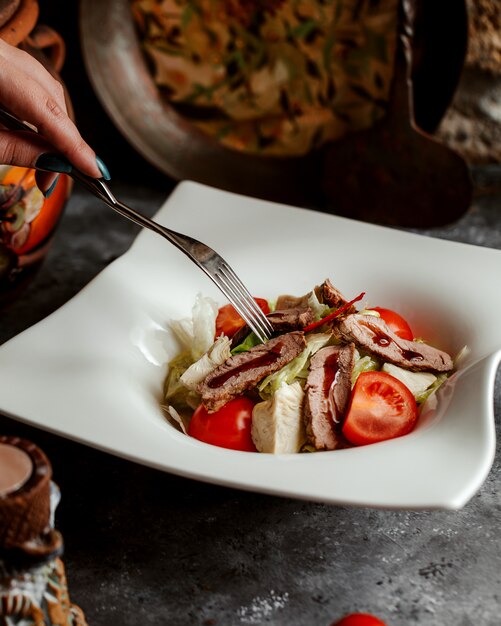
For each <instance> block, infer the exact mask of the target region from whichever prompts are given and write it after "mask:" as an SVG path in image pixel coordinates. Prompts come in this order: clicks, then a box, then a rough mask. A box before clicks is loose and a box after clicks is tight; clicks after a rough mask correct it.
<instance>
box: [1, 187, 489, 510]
mask: <svg viewBox="0 0 501 626" xmlns="http://www.w3.org/2000/svg"><path fill="white" fill-rule="evenodd" d="M156 219H157V221H159V222H160V223H162V224H165V225H166V226H168V227H170V228H172V229H174V230H178V231H180V232H183V233H186V234H190V235H191V236H193V237H195V238H197V239H200V240H201V241H203V242H204V243H207V244H208V245H210V246H211V247H213V248H214V249H216V250H217V251H218V252H220V253H221V254H222V256H224V257H225V258H226V260H227V261H228V262H229V263H230V264H231V265H232V266H233V268H234V269H235V270H236V272H237V273H238V274H239V275H240V277H241V278H242V280H243V281H244V282H245V283H246V284H247V286H248V287H249V289H250V291H252V292H253V293H254V294H255V295H256V296H261V297H265V298H269V299H273V298H275V297H276V296H277V295H279V294H280V293H292V294H297V295H302V294H304V293H306V292H307V291H308V290H310V289H311V288H312V286H314V285H316V284H319V283H320V282H321V281H322V280H324V279H325V278H327V277H329V278H330V279H331V280H332V282H333V283H334V285H336V286H337V287H338V288H339V289H340V290H341V291H342V292H343V293H344V294H345V295H346V296H347V297H353V296H355V295H357V294H358V293H360V292H361V291H365V292H366V300H365V301H366V302H367V303H369V304H370V305H372V306H383V307H388V308H393V309H396V310H398V311H399V312H400V313H401V314H402V315H403V316H404V317H406V318H407V320H408V321H409V323H410V324H411V327H413V330H414V332H415V334H416V336H423V337H426V338H427V339H428V340H429V341H430V342H431V343H432V344H433V345H436V346H437V347H439V348H442V349H445V350H447V351H448V352H449V353H451V354H452V355H454V354H456V353H457V352H458V351H459V350H460V349H461V348H462V347H463V346H464V345H467V346H468V347H469V348H470V354H469V356H468V358H467V359H466V360H465V361H464V364H463V366H462V369H461V371H460V372H459V373H458V374H456V375H454V376H453V377H452V379H451V381H450V382H448V383H447V384H446V385H444V387H443V388H442V389H441V390H440V391H439V393H438V394H437V396H436V401H435V403H434V405H433V404H432V403H430V404H429V405H428V406H427V407H425V410H424V412H423V414H422V417H421V419H420V422H419V424H418V426H417V428H416V429H415V430H414V432H412V433H411V434H410V435H407V436H406V437H402V438H399V439H394V440H392V441H386V442H383V443H379V444H375V445H371V446H365V447H360V448H352V449H347V450H340V451H334V452H321V453H317V454H297V455H284V456H272V455H267V454H252V453H245V452H237V451H231V450H226V449H223V448H218V447H214V446H210V445H206V444H203V443H201V442H199V441H197V440H194V439H191V438H189V437H187V436H185V435H183V434H182V433H180V432H178V431H177V430H176V429H175V428H174V427H173V426H172V425H171V424H170V423H169V422H168V421H167V420H166V419H165V416H164V413H163V410H162V408H161V402H162V385H163V381H164V378H165V374H166V363H167V361H168V359H169V358H171V357H172V356H174V355H175V354H176V352H177V351H178V350H179V346H178V345H177V343H176V341H175V338H174V337H173V335H172V333H171V332H170V331H169V327H168V322H169V320H170V319H179V318H182V317H186V316H188V315H190V311H191V307H192V305H193V302H194V299H195V296H196V294H197V293H200V292H201V293H204V294H205V295H209V296H211V297H213V298H215V299H217V300H218V301H220V302H221V303H223V302H224V300H223V298H222V297H221V296H220V294H219V292H218V291H217V290H216V288H215V287H214V286H213V284H212V282H211V281H210V280H209V279H208V278H207V277H206V276H205V274H203V273H202V272H201V271H200V270H199V269H198V268H197V267H196V266H195V265H194V264H192V263H191V262H190V261H189V260H188V259H187V257H185V256H184V255H183V254H182V253H181V252H180V251H179V250H177V249H176V248H175V247H173V246H171V245H170V244H169V243H167V242H166V241H165V240H164V239H162V238H161V237H159V236H157V235H154V234H152V233H151V232H146V231H145V232H141V234H140V235H139V236H138V237H137V239H136V241H135V242H134V244H133V245H132V247H131V248H130V250H129V251H128V252H127V253H126V254H125V255H123V256H122V257H121V258H120V259H118V260H117V261H115V262H114V263H112V264H111V265H110V266H109V267H107V268H106V269H105V270H104V271H103V272H102V273H101V274H100V275H99V276H98V277H97V278H95V279H94V280H93V281H92V282H91V283H90V284H89V285H88V286H87V287H86V288H85V289H83V290H82V291H81V292H80V293H79V294H78V295H77V296H76V297H75V298H73V299H72V300H71V301H69V302H68V303H67V304H65V305H64V306H63V307H61V308H60V309H59V310H58V311H56V312H55V313H53V314H52V315H50V316H49V317H48V318H46V319H45V320H43V321H42V322H40V323H38V324H37V325H35V326H33V327H32V328H30V329H28V330H26V331H24V332H23V333H21V334H20V335H18V336H17V337H14V338H13V339H11V340H10V341H9V342H7V343H6V344H4V345H3V346H2V347H1V348H0V372H1V376H0V411H2V412H3V413H4V414H6V415H8V416H10V417H13V418H15V419H18V420H21V421H23V422H27V423H29V424H32V425H35V426H38V427H40V428H43V429H47V430H50V431H52V432H55V433H59V434H61V435H64V436H66V437H69V438H71V439H74V440H76V441H80V442H83V443H86V444H88V445H91V446H94V447H96V448H99V449H101V450H105V451H108V452H110V453H112V454H116V455H118V456H121V457H124V458H126V459H130V460H132V461H136V462H139V463H143V464H145V465H149V466H152V467H155V468H158V469H160V470H164V471H167V472H173V473H176V474H179V475H181V476H186V477H190V478H194V479H198V480H203V481H207V482H212V483H217V484H222V485H227V486H231V487H237V488H242V489H248V490H253V491H259V492H266V493H272V494H278V495H282V496H290V497H295V498H303V499H307V500H314V501H319V502H327V503H337V504H345V505H359V506H372V507H391V508H414V509H417V508H451V509H453V508H459V507H461V506H463V505H464V504H465V503H466V502H467V501H468V499H469V498H471V497H472V495H473V494H474V493H475V491H476V490H477V489H478V488H479V487H480V485H481V484H482V482H483V481H484V479H485V477H486V475H487V473H488V471H489V468H490V466H491V464H492V461H493V457H494V445H495V435H494V416H493V406H492V404H493V399H492V396H493V387H494V378H495V373H496V369H497V366H498V363H499V360H500V357H501V353H500V351H499V349H500V347H501V324H500V323H499V312H500V311H501V295H500V291H499V290H497V289H495V288H493V286H495V285H497V284H498V282H499V277H500V276H501V252H499V251H497V250H492V249H485V248H479V247H475V246H470V245H465V244H459V243H451V242H447V241H442V240H439V239H433V238H429V237H424V236H420V235H414V234H410V233H404V232H401V231H397V230H393V229H388V228H382V227H378V226H373V225H369V224H365V223H361V222H356V221H352V220H347V219H343V218H337V217H334V216H330V215H325V214H319V213H316V212H313V211H308V210H304V209H298V208H293V207H287V206H283V205H279V204H274V203H270V202H264V201H261V200H256V199H252V198H247V197H242V196H238V195H235V194H231V193H227V192H223V191H219V190H216V189H213V188H209V187H205V186H203V185H199V184H195V183H191V182H184V183H181V184H180V185H179V186H178V187H177V189H176V190H175V191H174V193H173V194H172V195H171V196H170V197H169V199H168V200H167V202H166V203H165V205H164V206H163V207H162V209H161V210H160V211H159V212H158V213H157V215H156Z"/></svg>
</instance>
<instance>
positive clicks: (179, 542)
mask: <svg viewBox="0 0 501 626" xmlns="http://www.w3.org/2000/svg"><path fill="white" fill-rule="evenodd" d="M166 185H167V183H166ZM170 188H171V186H170V187H169V186H168V185H167V186H166V187H165V190H162V189H157V190H154V191H152V190H151V188H150V189H148V188H141V187H136V186H133V185H129V184H127V185H126V184H116V185H114V190H115V192H116V193H117V194H118V195H120V196H121V197H122V198H123V199H124V200H125V201H127V202H129V203H131V204H132V205H133V206H136V207H142V210H143V211H144V212H145V213H146V214H149V215H152V214H153V213H154V212H155V211H156V209H157V208H158V207H159V206H160V204H161V203H162V201H163V199H164V197H165V196H166V195H167V192H168V191H169V190H170ZM136 232H137V229H136V227H135V226H133V225H131V224H129V223H128V222H126V221H125V220H123V219H122V218H120V217H119V216H117V215H116V214H114V213H113V212H112V211H110V210H108V209H107V208H105V207H104V206H101V205H100V204H99V203H98V202H97V201H96V200H94V199H93V198H91V197H90V196H88V195H87V194H86V193H84V192H81V191H79V190H75V192H74V193H73V196H72V197H71V200H70V201H69V203H68V205H67V210H66V212H65V215H64V218H63V220H62V223H61V225H60V228H59V231H58V234H57V237H56V241H55V244H54V246H53V247H52V249H51V252H50V255H49V257H48V259H47V260H46V262H45V264H44V265H43V267H42V269H41V270H40V272H39V273H38V275H37V276H36V279H35V280H34V281H33V282H32V284H31V285H30V287H29V288H28V289H27V290H26V291H25V292H24V294H23V295H22V297H21V298H20V299H19V300H17V301H16V302H15V303H14V304H12V305H10V306H9V307H6V308H4V309H3V310H1V311H0V343H3V342H4V341H6V340H8V339H9V338H10V337H13V336H14V335H16V334H17V333H19V332H21V331H23V330H24V329H25V328H27V327H29V326H30V325H32V324H34V323H35V322H37V321H38V320H40V319H42V318H44V317H45V316H47V315H48V314H50V313H51V312H52V311H54V310H55V309H57V308H58V307H59V306H60V305H62V304H63V303H64V302H66V301H67V300H68V299H69V298H71V297H72V296H73V295H74V294H76V293H77V292H78V291H79V290H80V289H81V288H82V287H83V286H84V285H86V284H87V283H88V282H89V280H91V279H92V278H93V277H94V276H95V275H96V274H97V273H98V272H99V271H100V270H101V269H102V268H104V267H105V266H106V265H107V264H108V263H110V261H112V260H113V259H114V258H116V257H117V256H118V255H120V254H122V253H123V252H124V251H125V250H126V249H127V248H128V246H129V245H130V243H131V241H132V239H133V238H134V236H135V234H136ZM427 234H431V235H433V236H437V237H442V238H446V239H453V240H457V241H465V242H470V243H474V244H477V245H480V246H490V247H493V248H498V249H501V204H500V198H499V197H496V196H486V197H484V198H483V199H482V198H481V199H477V200H476V201H475V203H474V206H473V208H472V209H471V210H470V212H469V213H468V214H467V215H466V216H464V218H463V219H461V220H460V221H459V222H458V223H456V224H453V225H451V226H450V227H447V228H441V229H436V230H432V231H427ZM500 279H501V277H500ZM492 288H493V289H499V288H500V285H492ZM465 293H466V292H465ZM477 305H478V306H481V303H477ZM500 383H501V380H500V377H499V376H498V380H497V384H496V393H495V398H494V402H495V412H496V416H497V422H499V421H500V420H499V417H500V414H501V384H500ZM0 431H1V432H3V433H6V434H17V435H20V436H23V437H27V438H29V439H31V440H33V441H34V442H36V443H37V444H38V445H39V446H41V447H42V448H43V449H44V450H45V451H46V453H47V454H48V456H49V457H50V459H51V461H52V463H53V466H54V476H55V480H56V481H57V482H58V483H59V485H60V487H61V490H62V494H63V497H62V502H61V504H60V506H59V508H58V511H57V518H56V521H57V526H58V527H59V529H60V530H61V531H62V533H63V535H64V537H65V541H66V554H65V562H66V567H67V575H68V579H69V584H70V590H71V595H72V599H73V601H74V602H76V603H77V604H79V605H80V606H81V607H82V608H83V609H84V611H85V613H86V615H87V618H88V621H89V624H90V625H92V626H138V625H141V626H147V625H150V624H152V625H153V624H154V625H156V626H157V625H169V626H170V625H173V626H189V625H201V626H202V625H205V626H208V625H217V626H235V625H237V626H238V625H245V624H274V625H276V626H310V625H311V626H317V625H318V626H328V625H329V624H330V623H331V622H332V621H334V620H335V619H336V618H339V617H340V616H341V615H343V614H345V613H348V612H351V611H356V610H359V611H362V610H363V611H369V612H372V613H374V614H376V615H379V616H380V617H381V618H382V619H384V620H385V621H386V622H387V623H388V625H389V626H411V625H418V624H419V625H420V626H430V625H433V626H452V625H454V626H498V625H499V624H500V623H501V617H500V608H499V607H500V596H501V586H500V580H501V542H500V538H499V520H500V511H501V489H500V487H501V484H500V477H499V474H500V462H499V454H498V455H497V457H496V461H495V463H494V466H493V468H492V470H491V472H490V474H489V477H488V478H487V480H486V482H485V484H484V485H483V487H482V488H481V489H480V491H479V493H478V494H477V495H476V496H475V497H474V498H473V499H472V500H471V501H470V502H469V503H468V504H467V506H465V507H464V508H463V509H462V510H460V511H457V512H440V511H438V512H437V511H433V512H406V511H402V512H394V511H385V510H369V509H353V508H345V507H340V506H326V505H322V504H311V503H305V502H300V501H296V500H292V499H282V498H279V497H272V496H265V495H260V494H253V493H247V492H240V491H237V490H232V489H226V488H222V487H216V486H211V485H207V484H201V483H198V482H194V481H191V480H187V479H183V478H178V477H176V476H171V475H169V474H165V473H162V472H159V471H156V470H153V469H149V468H145V467H142V466H140V465H136V464H134V463H130V462H127V461H124V460H121V459H118V458H115V457H113V456H109V455H107V454H104V453H101V452H98V451H95V450H93V449H91V448H88V447H85V446H82V445H80V444H77V443H74V442H72V441H69V440H66V439H63V438H60V437H58V436H54V435H51V434H48V433H45V432H43V431H40V430H37V429H34V428H31V427H28V426H26V425H23V424H21V423H17V422H15V421H12V420H9V419H7V418H5V417H0Z"/></svg>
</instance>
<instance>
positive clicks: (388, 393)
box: [342, 372, 418, 446]
mask: <svg viewBox="0 0 501 626" xmlns="http://www.w3.org/2000/svg"><path fill="white" fill-rule="evenodd" d="M417 416H418V410H417V404H416V400H415V399H414V396H413V395H412V393H411V391H410V390H409V389H408V388H407V387H406V386H405V385H404V384H403V383H402V382H400V381H399V380H397V379H396V378H395V377H394V376H391V375H390V374H387V373H386V372H362V373H361V374H360V376H359V377H358V379H357V382H356V383H355V387H354V388H353V391H352V395H351V400H350V404H349V407H348V412H347V413H346V418H345V420H344V424H343V427H342V431H343V434H344V436H345V437H346V439H348V441H350V442H351V443H353V444H355V445H357V446H363V445H366V444H369V443H376V442H377V441H384V440H385V439H393V438H394V437H401V436H402V435H406V434H407V433H409V432H410V431H411V430H412V429H413V428H414V425H415V423H416V420H417Z"/></svg>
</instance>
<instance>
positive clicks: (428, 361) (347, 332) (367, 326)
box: [336, 314, 453, 372]
mask: <svg viewBox="0 0 501 626" xmlns="http://www.w3.org/2000/svg"><path fill="white" fill-rule="evenodd" d="M336 332H337V333H338V334H339V336H340V337H341V339H343V340H344V341H353V342H354V343H355V344H356V345H357V346H358V347H360V348H361V349H363V350H365V351H367V352H370V353H371V354H374V355H376V356H378V357H381V358H382V359H384V360H385V361H389V362H390V363H394V364H395V365H398V366H399V367H404V368H406V369H409V370H413V371H416V372H420V371H432V372H450V371H451V370H452V369H453V363H452V359H451V357H450V356H449V355H448V354H447V353H446V352H442V351H441V350H438V349H437V348H433V347H432V346H428V345H427V344H425V343H419V342H417V341H407V340H406V339H401V338H400V337H398V336H397V335H395V333H393V332H392V331H391V330H390V329H389V328H388V326H387V324H386V323H385V322H384V321H383V320H382V319H381V318H380V317H375V316H374V315H360V314H354V315H349V316H348V317H346V318H344V319H343V320H341V321H340V322H339V324H338V326H337V331H336Z"/></svg>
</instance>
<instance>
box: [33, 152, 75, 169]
mask: <svg viewBox="0 0 501 626" xmlns="http://www.w3.org/2000/svg"><path fill="white" fill-rule="evenodd" d="M35 167H36V168H38V169H39V170H46V171H47V172H59V173H60V174H69V173H70V172H71V170H72V169H73V166H72V165H71V163H70V162H69V161H68V159H66V158H65V157H63V156H61V155H59V154H51V153H50V152H44V153H43V154H41V155H40V156H39V157H38V159H37V160H36V161H35Z"/></svg>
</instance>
